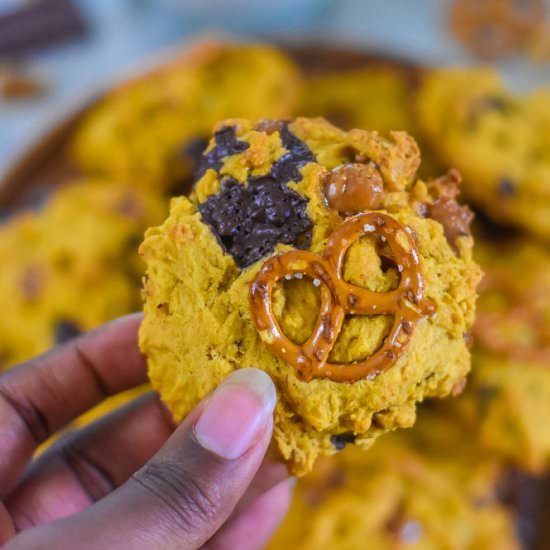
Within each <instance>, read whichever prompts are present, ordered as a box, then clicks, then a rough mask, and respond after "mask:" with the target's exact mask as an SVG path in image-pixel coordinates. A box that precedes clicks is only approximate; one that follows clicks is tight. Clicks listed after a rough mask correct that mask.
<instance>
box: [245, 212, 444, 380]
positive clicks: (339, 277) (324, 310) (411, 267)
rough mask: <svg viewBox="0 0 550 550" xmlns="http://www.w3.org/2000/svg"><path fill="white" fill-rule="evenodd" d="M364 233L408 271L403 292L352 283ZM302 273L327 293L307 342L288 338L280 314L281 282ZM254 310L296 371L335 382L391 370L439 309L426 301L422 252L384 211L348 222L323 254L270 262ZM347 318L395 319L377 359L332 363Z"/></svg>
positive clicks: (255, 292) (276, 350)
mask: <svg viewBox="0 0 550 550" xmlns="http://www.w3.org/2000/svg"><path fill="white" fill-rule="evenodd" d="M364 235H373V236H377V237H378V239H380V240H381V241H382V242H384V243H386V244H387V246H388V248H389V250H390V251H391V254H392V259H393V260H394V261H395V263H396V265H397V269H398V270H399V272H400V274H401V277H400V282H399V285H398V286H397V288H396V289H394V290H391V291H388V292H374V291H371V290H368V289H365V288H362V287H358V286H356V285H352V284H350V283H348V282H346V281H345V280H344V276H343V270H344V262H345V256H346V253H347V251H348V250H349V248H350V247H351V246H352V245H353V243H355V242H356V241H357V240H358V239H360V238H361V237H362V236H364ZM400 235H401V239H399V238H398V236H400ZM296 276H298V277H299V278H301V277H303V276H305V277H308V278H310V279H312V280H313V282H314V284H315V285H316V286H319V287H320V291H321V307H320V311H319V317H318V319H317V321H316V323H315V326H314V328H313V332H312V334H311V336H310V337H309V338H308V339H307V340H306V341H305V342H304V343H303V344H302V345H298V344H296V343H295V342H293V341H291V340H290V339H289V338H287V337H286V335H285V334H284V333H283V331H282V329H281V327H280V325H279V323H278V321H277V319H276V317H275V313H274V311H273V289H274V288H275V285H276V284H277V283H278V282H279V281H280V280H282V279H284V278H286V279H289V278H293V277H296ZM250 307H251V312H252V318H253V320H254V323H255V325H256V328H257V329H258V331H259V333H260V336H261V338H262V340H263V341H264V342H265V343H266V345H267V346H268V348H269V349H270V351H271V352H272V353H273V354H274V355H275V356H276V357H278V358H279V359H281V360H282V361H285V362H287V363H289V364H291V365H293V366H294V367H295V369H296V372H297V374H298V377H299V378H300V379H302V380H305V381H309V380H311V379H312V378H329V379H330V380H333V381H335V382H354V381H357V380H361V379H363V378H368V379H372V378H374V377H375V376H377V375H378V374H380V373H381V372H383V371H385V370H387V369H389V368H390V367H391V366H392V365H394V364H395V363H396V361H397V360H398V359H399V358H400V357H401V356H402V355H403V353H404V352H405V350H406V348H407V346H408V344H409V342H410V340H411V337H412V334H413V332H414V328H415V326H416V324H417V322H418V320H419V319H420V318H421V317H423V316H426V315H429V314H431V313H433V312H434V306H433V304H432V302H431V301H430V300H428V299H426V298H425V296H424V279H423V276H422V273H421V269H420V260H419V255H418V251H417V249H416V245H415V243H414V240H413V238H412V236H411V234H410V232H409V231H408V230H407V229H406V228H404V227H403V226H402V225H401V224H400V223H399V222H397V221H396V220H395V219H394V218H392V217H391V216H388V215H386V214H380V213H376V212H369V213H364V214H359V215H356V216H353V217H351V218H348V219H347V220H346V221H345V222H344V223H342V225H341V226H340V227H339V228H338V229H337V230H336V231H335V232H334V233H333V234H332V236H331V237H330V239H329V241H328V244H327V246H326V248H325V249H324V250H323V252H322V253H321V254H320V255H317V254H313V253H311V252H307V251H303V250H294V251H291V252H287V253H285V254H279V255H276V256H273V257H272V258H270V259H269V260H267V261H266V262H265V264H264V265H263V266H262V268H261V269H260V271H259V272H258V274H257V275H256V277H255V279H254V280H253V281H252V284H251V287H250ZM346 314H351V315H393V317H394V321H393V325H392V328H391V330H390V332H389V333H388V335H387V336H386V337H385V339H384V342H383V344H382V346H381V347H380V348H379V349H378V350H377V351H376V352H375V353H374V354H372V355H371V356H370V357H369V358H367V359H364V360H361V361H354V362H351V363H332V362H330V361H329V356H330V353H331V351H332V349H333V348H334V345H335V344H336V341H337V339H338V336H339V334H340V332H341V331H342V327H343V324H344V319H345V316H346Z"/></svg>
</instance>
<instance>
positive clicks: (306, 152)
mask: <svg viewBox="0 0 550 550" xmlns="http://www.w3.org/2000/svg"><path fill="white" fill-rule="evenodd" d="M280 136H281V141H282V143H283V147H284V148H285V149H286V150H287V151H288V153H286V154H284V155H283V156H282V157H281V158H280V159H279V160H278V161H277V162H275V163H274V164H273V166H272V168H271V176H272V177H273V179H275V180H277V181H279V182H283V183H288V182H290V181H300V180H301V179H302V175H301V174H300V168H301V167H302V166H304V165H305V164H307V163H308V162H315V155H314V154H313V153H312V152H311V150H310V148H309V147H308V146H307V145H306V144H305V143H304V142H303V141H302V140H300V139H298V138H297V137H296V136H295V135H294V134H293V133H292V132H291V131H290V130H289V129H288V124H287V123H284V124H283V126H282V128H281V130H280Z"/></svg>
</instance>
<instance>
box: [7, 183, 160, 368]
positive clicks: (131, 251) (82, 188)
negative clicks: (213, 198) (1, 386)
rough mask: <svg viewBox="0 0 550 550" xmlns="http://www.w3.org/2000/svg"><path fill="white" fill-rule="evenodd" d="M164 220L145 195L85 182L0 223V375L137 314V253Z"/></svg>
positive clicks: (155, 201)
mask: <svg viewBox="0 0 550 550" xmlns="http://www.w3.org/2000/svg"><path fill="white" fill-rule="evenodd" d="M163 212H164V206H163V201H161V200H160V199H159V198H157V197H155V196H152V195H150V194H149V193H147V192H145V191H139V190H136V189H133V188H132V187H127V186H118V185H114V184H111V183H108V182H103V181H91V180H86V181H80V182H76V183H74V184H72V185H69V186H67V187H64V188H62V189H60V190H59V191H57V192H56V193H55V194H54V195H53V196H52V197H50V199H49V200H48V201H47V202H46V204H45V205H44V207H43V208H42V209H41V210H39V211H27V212H24V211H23V212H20V213H18V214H15V215H14V216H13V217H11V218H10V219H9V220H8V221H6V222H4V224H3V225H1V226H0V257H1V258H2V260H3V262H2V263H3V269H2V270H1V272H0V289H1V291H0V300H1V302H2V305H3V307H4V308H5V310H6V311H9V315H5V316H3V318H2V320H0V358H1V367H0V368H8V367H10V366H12V365H14V364H16V363H18V362H20V361H23V360H26V359H28V358H30V357H32V356H34V355H37V354H39V353H42V352H43V351H46V350H47V349H48V348H50V347H52V346H54V345H56V344H59V343H63V342H65V341H67V340H70V339H71V338H74V337H75V336H77V335H78V334H80V333H81V332H83V331H86V330H89V329H91V328H94V327H96V326H98V325H100V324H102V323H104V322H106V321H108V320H110V319H113V318H115V317H118V316H119V315H123V314H126V313H130V312H131V311H135V310H136V309H138V308H139V304H140V300H139V280H140V273H141V270H142V268H141V265H140V263H141V262H140V259H139V256H138V255H137V247H138V245H139V242H140V241H141V240H142V238H143V232H144V230H145V228H146V227H147V226H148V225H150V224H151V223H155V221H158V220H161V219H162V217H163Z"/></svg>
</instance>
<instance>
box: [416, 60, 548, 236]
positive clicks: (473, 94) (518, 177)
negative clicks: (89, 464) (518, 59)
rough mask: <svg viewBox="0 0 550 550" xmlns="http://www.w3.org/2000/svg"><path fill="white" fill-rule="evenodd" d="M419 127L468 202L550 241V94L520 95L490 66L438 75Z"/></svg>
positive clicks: (426, 87) (423, 100) (430, 83)
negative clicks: (457, 176)
mask: <svg viewBox="0 0 550 550" xmlns="http://www.w3.org/2000/svg"><path fill="white" fill-rule="evenodd" d="M417 106H418V124H419V126H420V127H421V129H422V131H423V134H424V136H425V138H426V139H427V140H428V142H429V144H430V146H431V147H432V149H433V151H434V153H435V154H436V155H438V157H439V160H440V161H441V162H442V163H443V164H444V165H445V166H452V167H454V168H457V169H458V170H459V171H460V172H461V173H462V175H463V177H464V185H463V190H464V194H465V195H466V196H467V198H468V199H470V200H471V201H472V203H474V204H475V205H477V206H478V207H479V208H480V209H482V210H483V211H484V212H486V213H487V214H488V215H489V216H490V217H491V218H492V219H493V220H494V221H496V222H501V223H502V222H503V223H507V224H513V225H516V226H518V227H519V228H521V229H523V230H525V231H528V232H529V233H531V234H533V235H535V236H537V237H540V238H543V239H545V240H548V239H550V192H549V189H550V90H540V91H538V92H535V93H533V94H531V95H529V96H525V97H516V96H513V95H512V94H511V93H509V92H508V91H506V89H505V88H504V86H503V84H502V83H501V82H500V81H499V79H498V77H497V76H496V74H495V73H494V72H492V71H490V70H487V69H451V70H440V71H434V72H433V73H432V74H431V75H429V76H428V77H427V78H426V79H425V81H424V83H423V85H422V87H421V90H420V92H419V95H418V105H417Z"/></svg>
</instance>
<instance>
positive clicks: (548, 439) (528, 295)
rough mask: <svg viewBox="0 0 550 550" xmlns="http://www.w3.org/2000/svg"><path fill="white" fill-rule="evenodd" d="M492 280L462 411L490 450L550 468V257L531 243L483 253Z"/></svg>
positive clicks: (482, 304)
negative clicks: (549, 405) (549, 282)
mask: <svg viewBox="0 0 550 550" xmlns="http://www.w3.org/2000/svg"><path fill="white" fill-rule="evenodd" d="M477 257H478V259H479V261H480V263H481V264H482V266H483V268H484V270H485V271H486V275H485V277H484V279H483V282H482V285H481V296H480V300H479V307H478V315H477V320H476V324H475V327H474V336H475V346H474V352H473V369H472V374H471V377H470V381H469V388H468V390H467V391H466V393H465V394H464V396H463V397H461V398H460V399H459V400H458V401H457V403H456V406H457V407H458V410H459V411H460V413H461V414H462V416H463V418H465V419H466V421H467V422H468V423H469V424H470V426H471V429H472V430H474V429H475V430H476V431H477V432H478V438H479V439H480V441H481V442H482V444H483V445H484V446H485V447H486V448H487V449H489V450H491V451H493V452H495V453H496V454H498V455H499V456H502V457H504V458H506V459H508V460H509V461H512V462H513V463H515V464H518V465H519V466H522V467H523V468H526V469H529V470H531V471H533V472H540V471H542V470H544V469H545V468H547V467H548V466H549V465H550V408H549V407H548V403H550V366H549V365H550V329H549V327H550V286H549V284H548V281H549V280H550V254H549V253H548V252H547V251H546V250H545V249H543V248H542V247H540V246H538V245H536V244H533V243H531V242H528V241H524V240H513V241H509V242H506V241H505V242H502V243H495V242H485V243H483V244H482V245H480V246H479V248H478V250H477Z"/></svg>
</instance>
